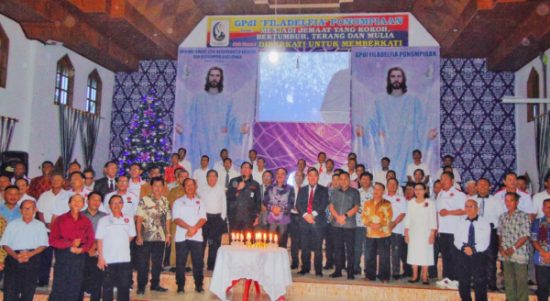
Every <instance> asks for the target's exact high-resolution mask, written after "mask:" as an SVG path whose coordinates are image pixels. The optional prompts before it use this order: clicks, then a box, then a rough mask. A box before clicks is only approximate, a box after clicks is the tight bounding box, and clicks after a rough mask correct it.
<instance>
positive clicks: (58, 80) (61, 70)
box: [53, 55, 74, 106]
mask: <svg viewBox="0 0 550 301" xmlns="http://www.w3.org/2000/svg"><path fill="white" fill-rule="evenodd" d="M73 87H74V67H73V64H72V63H71V60H70V59H69V56H68V55H65V56H64V57H62V58H61V59H60V60H59V61H57V72H56V74H55V95H54V100H53V102H54V103H55V104H64V105H69V106H71V105H72V104H73Z"/></svg>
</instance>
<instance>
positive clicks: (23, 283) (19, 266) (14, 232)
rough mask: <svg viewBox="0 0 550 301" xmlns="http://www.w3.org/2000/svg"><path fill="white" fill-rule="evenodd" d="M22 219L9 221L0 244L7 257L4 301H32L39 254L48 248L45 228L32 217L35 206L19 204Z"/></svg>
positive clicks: (33, 203)
mask: <svg viewBox="0 0 550 301" xmlns="http://www.w3.org/2000/svg"><path fill="white" fill-rule="evenodd" d="M20 210H21V218H18V219H15V220H13V221H11V222H10V223H9V224H8V226H7V227H6V230H5V232H4V233H3V235H2V240H0V245H1V246H2V247H4V250H6V253H7V254H8V256H7V257H6V261H5V272H4V275H5V278H4V300H33V298H34V292H35V289H36V275H37V273H38V271H39V270H40V256H39V254H40V253H41V252H42V251H44V249H46V247H48V234H47V232H46V227H44V224H43V223H41V222H40V221H37V220H36V219H35V218H34V216H35V214H36V202H33V201H32V200H25V201H23V203H22V204H21V207H20Z"/></svg>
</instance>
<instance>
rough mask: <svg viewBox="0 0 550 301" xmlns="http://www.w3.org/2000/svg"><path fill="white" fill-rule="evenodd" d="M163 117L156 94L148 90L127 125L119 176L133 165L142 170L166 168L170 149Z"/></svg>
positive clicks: (163, 113)
mask: <svg viewBox="0 0 550 301" xmlns="http://www.w3.org/2000/svg"><path fill="white" fill-rule="evenodd" d="M164 117H165V112H164V110H163V108H162V107H161V105H160V103H159V102H158V99H157V97H156V93H155V91H150V92H149V94H148V95H146V96H144V97H143V99H142V100H141V101H140V105H139V108H138V110H137V113H136V114H134V117H133V118H132V121H131V123H130V129H129V132H128V137H127V138H126V141H125V151H124V153H123V155H122V158H121V160H120V163H119V164H120V166H119V170H120V173H121V174H122V173H125V171H126V170H128V168H129V167H130V165H131V164H133V163H138V164H140V165H141V167H142V169H143V170H145V171H146V170H147V168H148V167H149V166H151V165H152V164H154V165H156V166H159V167H161V169H162V167H164V166H166V165H167V162H168V157H169V152H170V146H169V145H168V139H167V137H168V129H167V127H166V124H165V123H164V120H163V118H164Z"/></svg>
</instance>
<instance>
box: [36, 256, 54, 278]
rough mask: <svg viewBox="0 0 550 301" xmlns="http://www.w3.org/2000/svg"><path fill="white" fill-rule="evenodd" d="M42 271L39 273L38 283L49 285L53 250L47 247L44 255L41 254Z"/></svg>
mask: <svg viewBox="0 0 550 301" xmlns="http://www.w3.org/2000/svg"><path fill="white" fill-rule="evenodd" d="M39 256H40V270H39V271H38V282H39V283H45V284H47V283H49V282H50V272H51V269H52V259H53V248H52V247H47V248H46V249H45V250H44V251H42V253H40V255H39Z"/></svg>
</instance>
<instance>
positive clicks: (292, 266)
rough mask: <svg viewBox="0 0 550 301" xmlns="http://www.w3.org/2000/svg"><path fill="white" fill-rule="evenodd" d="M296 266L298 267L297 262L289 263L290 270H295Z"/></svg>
mask: <svg viewBox="0 0 550 301" xmlns="http://www.w3.org/2000/svg"><path fill="white" fill-rule="evenodd" d="M297 268H298V264H291V265H290V269H291V270H295V269H297Z"/></svg>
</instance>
